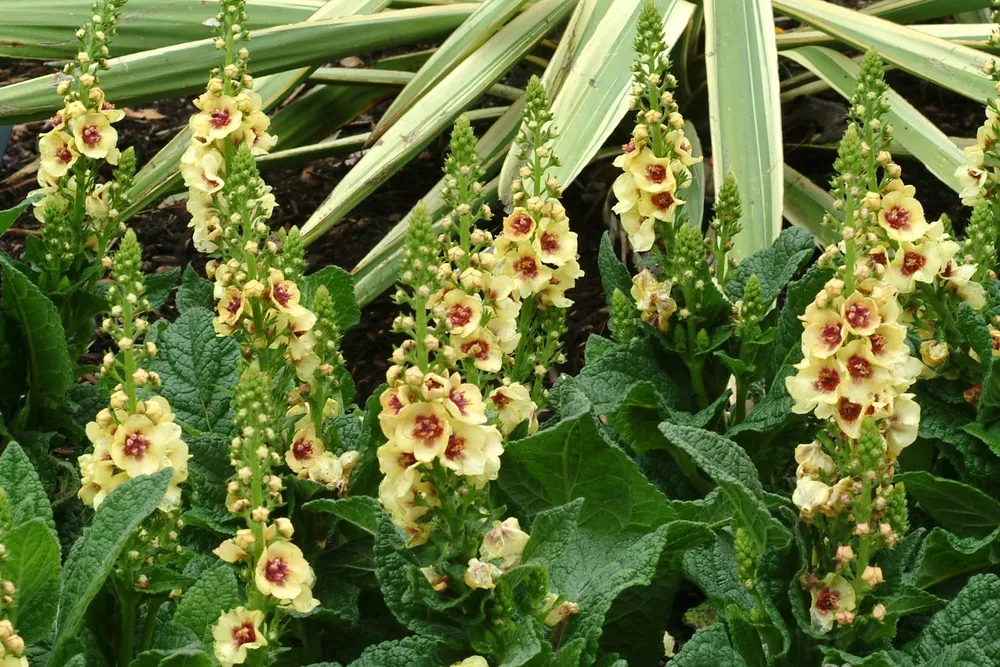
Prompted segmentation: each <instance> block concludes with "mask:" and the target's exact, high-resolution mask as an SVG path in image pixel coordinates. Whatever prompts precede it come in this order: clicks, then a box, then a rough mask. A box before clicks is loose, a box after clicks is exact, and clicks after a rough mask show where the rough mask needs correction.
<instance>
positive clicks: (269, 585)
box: [254, 541, 319, 612]
mask: <svg viewBox="0 0 1000 667" xmlns="http://www.w3.org/2000/svg"><path fill="white" fill-rule="evenodd" d="M315 581H316V575H314V574H313V570H312V567H310V565H309V562H308V561H306V559H305V558H304V557H303V556H302V551H301V550H300V549H299V548H298V547H297V546H295V545H294V544H292V543H291V542H284V541H279V542H273V543H272V544H270V545H268V547H267V549H265V550H264V553H263V554H262V555H261V557H260V560H259V561H257V568H256V570H255V571H254V583H256V584H257V590H259V591H260V592H261V593H263V594H264V595H271V596H273V597H275V598H277V599H278V600H281V601H283V602H290V603H291V604H292V606H293V607H294V608H295V610H296V611H301V612H306V611H310V610H311V609H313V608H314V607H315V606H316V605H317V604H319V603H318V602H317V601H316V600H314V599H313V597H312V585H313V583H314V582H315Z"/></svg>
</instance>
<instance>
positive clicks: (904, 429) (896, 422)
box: [885, 394, 920, 459]
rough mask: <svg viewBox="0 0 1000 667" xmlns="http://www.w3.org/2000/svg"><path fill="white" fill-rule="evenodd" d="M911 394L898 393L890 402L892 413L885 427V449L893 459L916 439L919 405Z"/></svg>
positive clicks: (918, 424)
mask: <svg viewBox="0 0 1000 667" xmlns="http://www.w3.org/2000/svg"><path fill="white" fill-rule="evenodd" d="M913 398H914V397H913V394H900V395H899V396H896V398H895V399H894V400H893V403H892V415H890V416H889V419H888V423H887V425H886V429H885V440H886V446H887V451H888V452H889V454H890V456H891V457H892V458H893V459H896V458H898V457H899V454H900V452H902V451H903V450H904V449H905V448H906V447H908V446H910V445H912V444H913V443H914V442H915V441H916V439H917V431H918V429H919V427H920V406H919V405H918V404H917V402H916V401H914V400H913Z"/></svg>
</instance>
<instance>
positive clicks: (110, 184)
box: [34, 0, 135, 283]
mask: <svg viewBox="0 0 1000 667" xmlns="http://www.w3.org/2000/svg"><path fill="white" fill-rule="evenodd" d="M124 4H125V0H96V2H94V4H93V6H92V7H91V13H92V17H91V20H90V21H89V22H88V23H86V24H85V25H84V26H83V27H81V28H80V29H79V30H77V31H76V38H77V40H78V41H79V43H80V47H79V48H80V50H79V52H78V53H77V55H76V57H75V58H74V59H73V60H72V61H71V62H68V63H66V65H65V66H64V68H63V72H62V75H61V76H60V79H59V83H58V84H57V85H56V90H57V92H58V94H59V95H60V96H62V98H63V108H62V109H61V110H60V111H59V113H57V114H56V115H55V116H54V117H53V118H52V119H51V120H50V121H49V129H48V130H47V131H46V132H44V133H43V134H42V135H41V136H40V137H39V141H38V144H39V146H38V147H39V154H40V163H39V168H38V183H39V186H40V188H39V190H38V192H39V193H40V194H41V195H42V196H41V198H40V199H38V200H37V201H36V202H35V204H34V213H35V217H36V218H37V219H38V221H39V222H41V223H42V240H43V241H44V243H45V250H46V254H45V261H46V264H45V266H43V267H39V268H41V269H42V273H43V275H44V276H46V277H48V278H50V279H52V280H54V281H58V280H59V279H60V278H62V279H64V280H69V281H70V282H71V283H73V282H76V281H77V280H79V279H80V278H79V274H80V273H82V271H83V269H84V268H85V266H84V265H81V261H84V262H86V266H89V265H93V266H94V267H96V269H97V271H96V272H94V273H93V275H94V277H93V278H92V280H96V279H97V278H99V277H101V276H102V275H103V269H104V268H106V267H105V266H103V265H102V260H104V258H105V255H106V253H107V251H108V248H109V247H110V246H111V245H112V243H113V242H114V241H115V239H117V238H118V237H119V236H120V234H121V233H122V231H123V228H122V225H121V223H119V222H116V218H117V217H118V215H119V211H121V210H122V209H123V208H124V207H125V205H126V203H127V201H126V195H125V193H126V191H127V190H128V188H129V187H130V186H131V183H132V178H133V176H134V175H135V152H134V151H133V150H132V149H131V148H129V149H128V150H126V151H120V150H119V148H118V132H117V130H115V128H114V125H115V124H116V123H118V122H119V121H121V120H122V119H123V118H124V117H125V113H124V112H123V111H121V110H120V109H116V108H115V106H114V105H113V104H112V103H111V102H109V101H108V100H107V99H105V97H104V91H103V90H102V89H101V87H100V74H101V72H102V71H105V70H107V69H108V60H107V59H108V45H109V44H110V42H111V38H112V37H114V35H115V34H116V32H117V25H118V17H119V14H120V12H121V8H122V6H123V5H124ZM105 163H107V164H110V165H113V166H114V167H115V169H114V173H113V178H112V179H111V180H109V181H106V182H101V179H100V171H101V167H102V166H103V165H104V164H105Z"/></svg>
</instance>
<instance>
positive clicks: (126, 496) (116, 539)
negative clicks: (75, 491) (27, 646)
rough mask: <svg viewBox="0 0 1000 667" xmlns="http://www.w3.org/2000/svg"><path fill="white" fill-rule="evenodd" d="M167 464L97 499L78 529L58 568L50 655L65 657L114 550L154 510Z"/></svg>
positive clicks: (164, 483) (55, 661)
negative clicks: (90, 520)
mask: <svg viewBox="0 0 1000 667" xmlns="http://www.w3.org/2000/svg"><path fill="white" fill-rule="evenodd" d="M171 474H173V471H172V469H170V468H167V469H166V470H161V471H159V472H157V473H156V474H154V475H148V476H143V477H137V478H135V479H130V480H129V481H127V482H125V483H124V484H122V485H121V486H119V487H118V488H116V489H115V490H114V491H112V492H111V494H110V495H108V497H107V498H106V499H105V500H104V502H103V503H101V507H100V509H99V511H97V512H95V513H94V521H93V523H92V524H91V525H90V526H88V527H87V528H85V529H84V531H83V536H82V537H81V538H80V539H79V541H77V543H76V545H74V547H73V549H72V551H70V554H69V557H68V558H67V559H66V565H65V567H64V568H63V577H62V594H61V595H60V599H59V616H58V618H57V621H56V630H55V638H54V640H53V644H52V658H51V660H50V662H49V664H52V665H58V664H60V660H65V658H66V655H65V652H66V649H67V648H68V644H69V643H70V642H71V641H72V640H73V638H74V636H75V635H76V633H77V631H78V630H79V629H80V626H81V625H82V623H83V617H84V614H85V613H86V611H87V607H88V606H90V601H91V600H93V599H94V596H95V595H97V592H98V591H99V590H100V589H101V586H102V585H103V584H104V580H105V579H106V578H107V576H108V574H109V573H110V572H111V569H112V568H113V567H114V564H115V560H116V559H117V558H118V554H119V553H120V552H121V550H122V549H123V548H124V546H125V543H126V542H127V541H128V539H129V537H131V535H132V531H134V530H135V529H136V528H137V527H138V526H139V524H140V523H141V522H142V520H143V519H145V518H146V517H147V516H149V515H150V514H152V513H153V512H154V511H156V507H157V505H159V504H160V502H161V501H162V500H163V494H164V493H166V490H167V486H168V484H169V483H170V476H171Z"/></svg>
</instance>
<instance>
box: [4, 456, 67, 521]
mask: <svg viewBox="0 0 1000 667" xmlns="http://www.w3.org/2000/svg"><path fill="white" fill-rule="evenodd" d="M0 486H2V487H3V488H4V490H5V491H6V492H7V499H8V500H9V501H10V513H11V527H12V528H17V527H18V526H20V525H21V524H23V523H27V522H29V521H31V520H32V519H41V520H42V521H43V522H44V523H45V525H46V526H48V527H49V528H50V529H51V530H55V529H56V524H55V521H53V520H52V506H51V505H50V504H49V497H48V495H47V494H46V493H45V488H44V487H43V486H42V481H41V480H40V479H39V478H38V471H36V470H35V466H34V465H33V464H32V463H31V460H30V459H29V458H28V456H27V455H26V454H25V453H24V450H23V449H21V446H20V445H19V444H17V443H16V442H9V443H7V447H6V449H4V452H3V456H0Z"/></svg>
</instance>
